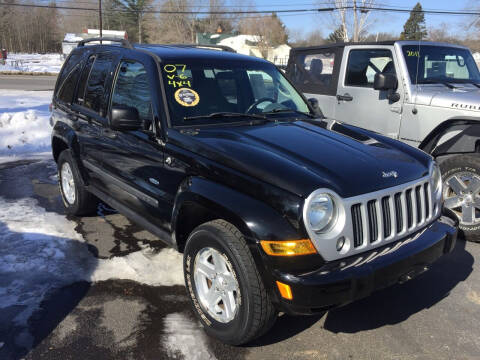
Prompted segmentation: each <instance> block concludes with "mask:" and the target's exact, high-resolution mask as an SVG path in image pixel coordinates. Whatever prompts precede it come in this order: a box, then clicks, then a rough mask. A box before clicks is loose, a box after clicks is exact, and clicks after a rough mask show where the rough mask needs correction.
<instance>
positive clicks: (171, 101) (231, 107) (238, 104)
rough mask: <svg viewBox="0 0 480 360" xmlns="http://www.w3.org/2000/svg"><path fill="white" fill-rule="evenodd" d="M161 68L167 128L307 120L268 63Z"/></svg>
mask: <svg viewBox="0 0 480 360" xmlns="http://www.w3.org/2000/svg"><path fill="white" fill-rule="evenodd" d="M161 66H162V74H163V80H164V84H165V93H166V96H167V102H168V105H169V110H170V119H171V122H172V125H173V126H182V125H197V124H218V123H225V122H236V121H252V119H262V118H265V119H267V120H268V119H269V118H271V117H273V116H275V118H278V117H280V118H285V117H293V116H295V117H297V116H302V114H309V108H308V106H307V104H306V103H305V101H304V100H303V98H302V97H301V96H300V94H299V93H298V92H297V91H296V90H295V89H294V88H293V87H292V86H291V85H290V83H289V82H288V81H287V80H286V79H285V77H284V76H283V74H281V72H280V71H279V70H278V69H277V68H276V67H275V66H274V65H272V64H269V63H263V62H259V61H225V60H223V61H220V60H219V61H212V60H211V59H209V60H208V61H207V60H204V59H198V60H197V59H195V61H191V62H189V61H181V60H178V61H168V62H165V63H163V64H162V65H161Z"/></svg>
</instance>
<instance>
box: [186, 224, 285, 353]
mask: <svg viewBox="0 0 480 360" xmlns="http://www.w3.org/2000/svg"><path fill="white" fill-rule="evenodd" d="M183 265H184V274H185V283H186V286H187V290H188V293H189V295H190V299H191V301H192V304H193V308H194V311H195V314H196V315H197V318H198V319H199V321H200V322H201V324H202V325H203V328H204V329H205V331H206V332H207V334H208V335H210V336H212V337H215V338H217V339H219V340H221V341H223V342H225V343H228V344H232V345H240V344H244V343H247V342H249V341H251V340H253V339H255V338H257V337H259V336H261V335H262V334H264V333H265V332H266V331H268V330H269V329H270V328H271V326H272V325H273V323H274V322H275V319H276V316H277V312H276V310H275V308H274V307H273V304H272V303H271V301H270V298H269V295H268V293H267V291H266V289H265V287H264V285H263V282H262V280H261V278H260V275H259V273H258V271H257V268H256V265H255V263H254V260H253V258H252V255H251V253H250V250H249V249H248V247H247V244H246V242H245V240H244V238H243V236H242V234H241V233H240V231H239V230H238V229H237V228H235V227H234V226H233V225H232V224H230V223H228V222H226V221H223V220H215V221H211V222H208V223H206V224H203V225H200V226H199V227H197V228H196V229H195V230H194V231H193V232H192V234H191V235H190V237H189V238H188V241H187V244H186V246H185V252H184V262H183Z"/></svg>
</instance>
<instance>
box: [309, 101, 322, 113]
mask: <svg viewBox="0 0 480 360" xmlns="http://www.w3.org/2000/svg"><path fill="white" fill-rule="evenodd" d="M307 101H308V103H309V104H310V106H311V107H312V109H313V112H314V113H315V115H318V116H322V117H323V113H322V110H320V105H319V104H318V99H316V98H309V99H307Z"/></svg>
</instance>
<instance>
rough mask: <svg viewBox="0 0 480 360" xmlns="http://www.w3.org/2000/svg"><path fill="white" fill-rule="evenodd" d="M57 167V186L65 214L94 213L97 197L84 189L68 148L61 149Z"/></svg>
mask: <svg viewBox="0 0 480 360" xmlns="http://www.w3.org/2000/svg"><path fill="white" fill-rule="evenodd" d="M57 168H58V186H59V188H60V194H61V195H62V200H63V204H64V205H65V210H66V212H67V214H69V215H75V216H82V215H90V214H94V213H95V212H96V210H97V205H98V199H97V198H96V197H95V196H94V195H93V194H91V193H89V192H88V191H87V190H86V189H85V187H84V185H83V181H82V180H81V177H80V176H81V175H80V172H79V170H78V167H77V163H76V161H75V160H74V159H73V157H72V153H71V151H70V150H63V151H62V152H61V153H60V155H59V157H58V161H57ZM62 169H63V171H62ZM68 171H70V174H68ZM70 176H71V178H70V181H68V180H67V178H68V177H70ZM67 183H68V184H69V185H68V184H67Z"/></svg>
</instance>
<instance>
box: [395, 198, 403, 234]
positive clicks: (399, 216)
mask: <svg viewBox="0 0 480 360" xmlns="http://www.w3.org/2000/svg"><path fill="white" fill-rule="evenodd" d="M401 196H402V193H396V194H395V224H396V231H397V233H400V232H402V230H403V209H402V198H401Z"/></svg>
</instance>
